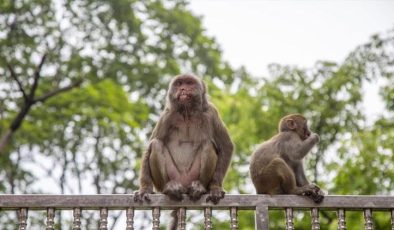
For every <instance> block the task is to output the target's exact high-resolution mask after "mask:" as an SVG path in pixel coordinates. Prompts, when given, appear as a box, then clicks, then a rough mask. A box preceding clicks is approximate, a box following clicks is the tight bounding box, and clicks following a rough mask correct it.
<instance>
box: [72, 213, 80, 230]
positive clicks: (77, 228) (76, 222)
mask: <svg viewBox="0 0 394 230" xmlns="http://www.w3.org/2000/svg"><path fill="white" fill-rule="evenodd" d="M73 218H74V220H73V228H72V230H81V209H80V208H74V209H73Z"/></svg>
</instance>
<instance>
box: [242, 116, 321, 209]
mask: <svg viewBox="0 0 394 230" xmlns="http://www.w3.org/2000/svg"><path fill="white" fill-rule="evenodd" d="M278 129H279V133H278V134H277V135H275V136H274V137H272V138H271V139H270V140H268V141H266V142H264V143H262V144H261V145H260V146H259V147H258V148H257V150H256V151H255V152H254V153H253V155H252V159H251V163H250V175H251V177H252V181H253V184H254V186H255V188H256V192H257V193H258V194H296V195H304V196H308V197H310V198H311V199H313V200H314V201H315V202H316V203H319V202H321V201H322V200H323V198H324V197H323V192H322V191H321V190H320V188H319V187H317V186H316V185H314V184H310V183H309V181H308V180H307V179H306V176H305V172H304V166H303V162H302V159H303V158H304V157H305V156H306V155H307V154H308V152H309V151H310V150H311V149H312V147H313V146H315V144H316V143H318V142H319V136H318V135H317V134H316V133H311V131H310V130H309V128H308V125H307V121H306V119H305V118H304V117H303V116H302V115H299V114H291V115H288V116H285V117H284V118H282V119H281V121H280V122H279V127H278Z"/></svg>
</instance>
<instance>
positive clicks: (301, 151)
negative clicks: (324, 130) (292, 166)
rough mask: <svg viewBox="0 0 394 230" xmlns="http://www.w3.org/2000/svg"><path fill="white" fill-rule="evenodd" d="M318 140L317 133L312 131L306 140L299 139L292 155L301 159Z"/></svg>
mask: <svg viewBox="0 0 394 230" xmlns="http://www.w3.org/2000/svg"><path fill="white" fill-rule="evenodd" d="M318 142H319V135H317V134H316V133H312V134H311V135H310V136H309V137H308V138H307V139H306V140H304V141H301V142H299V143H298V144H297V146H296V151H295V153H294V154H293V155H292V157H293V158H294V159H296V160H301V159H303V158H304V157H305V156H306V154H308V152H309V151H310V150H311V149H312V148H313V146H315V144H316V143H318Z"/></svg>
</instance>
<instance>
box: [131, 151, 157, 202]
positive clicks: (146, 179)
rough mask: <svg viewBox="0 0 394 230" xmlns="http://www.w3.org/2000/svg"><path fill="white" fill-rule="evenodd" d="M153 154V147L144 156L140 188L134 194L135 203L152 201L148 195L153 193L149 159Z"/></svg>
mask: <svg viewBox="0 0 394 230" xmlns="http://www.w3.org/2000/svg"><path fill="white" fill-rule="evenodd" d="M150 153H151V145H150V144H149V147H148V149H147V150H146V151H145V152H144V154H143V156H142V163H141V171H140V179H139V181H140V188H139V191H137V192H135V193H134V200H135V201H143V200H146V201H150V199H149V196H148V194H150V193H153V181H152V175H151V172H150V166H149V157H150Z"/></svg>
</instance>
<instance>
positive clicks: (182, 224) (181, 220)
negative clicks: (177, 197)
mask: <svg viewBox="0 0 394 230" xmlns="http://www.w3.org/2000/svg"><path fill="white" fill-rule="evenodd" d="M176 214H177V215H178V223H177V225H178V229H179V230H186V208H179V209H178V211H177V212H176Z"/></svg>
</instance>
